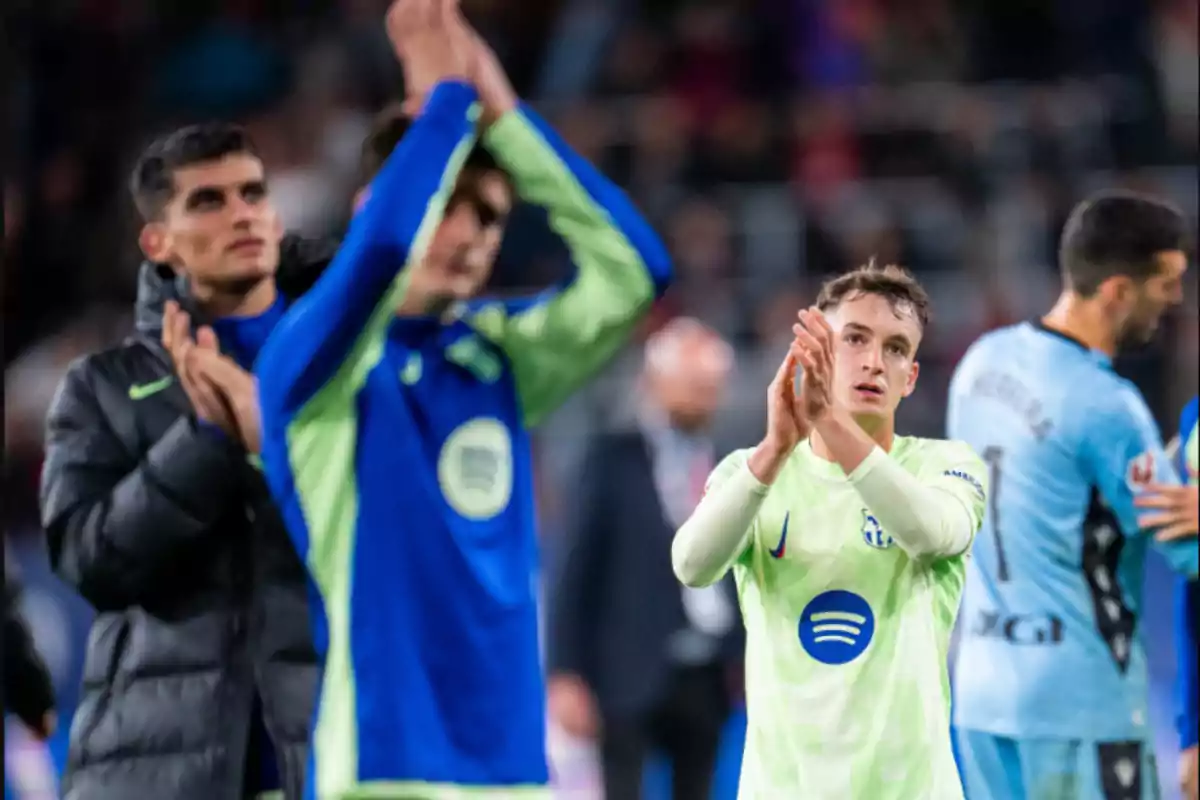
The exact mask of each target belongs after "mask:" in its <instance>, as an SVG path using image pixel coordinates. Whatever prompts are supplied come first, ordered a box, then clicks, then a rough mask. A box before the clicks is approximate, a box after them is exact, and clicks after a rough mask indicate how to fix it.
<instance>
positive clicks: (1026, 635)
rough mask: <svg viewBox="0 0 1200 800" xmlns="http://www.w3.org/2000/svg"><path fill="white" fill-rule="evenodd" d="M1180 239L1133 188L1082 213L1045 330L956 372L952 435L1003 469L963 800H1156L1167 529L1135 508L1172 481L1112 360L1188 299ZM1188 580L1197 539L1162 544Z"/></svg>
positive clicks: (981, 602) (966, 630) (970, 592)
mask: <svg viewBox="0 0 1200 800" xmlns="http://www.w3.org/2000/svg"><path fill="white" fill-rule="evenodd" d="M1187 238H1188V237H1187V231H1186V225H1185V222H1184V219H1183V217H1182V216H1181V215H1180V214H1179V213H1178V212H1177V211H1176V210H1175V209H1173V208H1172V207H1170V206H1168V205H1166V204H1164V203H1161V202H1159V201H1157V200H1153V199H1150V198H1147V197H1144V196H1140V195H1135V194H1131V193H1119V192H1107V193H1102V194H1099V195H1097V196H1094V197H1092V198H1090V199H1088V200H1086V201H1085V202H1083V203H1081V204H1080V205H1079V206H1077V207H1076V209H1075V210H1074V211H1073V212H1072V214H1071V217H1070V218H1069V220H1068V221H1067V224H1066V227H1065V229H1064V231H1063V235H1062V241H1061V244H1060V255H1059V258H1060V262H1061V268H1062V274H1063V280H1064V290H1063V293H1062V295H1061V297H1060V298H1059V300H1058V302H1057V304H1056V305H1055V306H1054V308H1053V309H1052V310H1051V311H1050V312H1049V313H1048V314H1047V315H1046V316H1045V317H1044V318H1043V319H1042V320H1041V321H1038V322H1032V323H1024V324H1020V325H1014V326H1011V327H1008V328H1004V329H1001V330H998V331H994V332H992V333H990V334H987V335H986V336H984V337H983V338H982V339H980V340H979V341H978V342H976V343H975V344H974V345H973V346H972V347H971V348H970V350H969V351H968V352H967V354H966V356H965V357H964V358H963V360H962V362H961V363H960V364H959V366H958V369H957V370H956V372H955V375H954V378H953V380H952V382H951V387H950V402H949V420H948V428H949V430H948V435H949V437H950V438H953V439H961V440H964V441H966V442H968V443H969V444H970V445H971V446H972V447H973V448H975V449H976V450H977V451H978V452H979V453H980V454H981V455H982V456H983V457H984V460H985V461H987V463H988V466H989V469H990V482H989V483H990V486H991V492H990V494H989V507H988V513H987V516H986V518H985V521H984V525H983V529H982V530H981V531H980V533H979V536H978V538H977V539H976V544H975V547H974V553H973V555H974V557H973V558H972V559H971V562H970V565H969V566H968V569H967V585H966V590H965V593H964V599H963V607H962V611H961V613H960V616H959V620H960V625H961V628H960V633H961V639H960V644H959V648H958V653H957V657H956V661H955V664H954V675H955V677H954V686H953V691H954V724H955V731H956V740H957V742H956V743H957V745H958V748H959V755H960V766H961V770H962V773H963V782H964V785H965V789H966V794H967V797H968V798H969V800H987V799H988V798H1005V800H1023V798H1029V800H1091V799H1092V798H1103V799H1104V800H1141V798H1156V797H1158V785H1157V783H1158V779H1157V775H1156V769H1155V766H1154V758H1153V753H1152V748H1151V745H1150V740H1151V735H1150V733H1151V732H1150V728H1149V722H1150V720H1149V718H1148V714H1147V707H1146V706H1147V696H1146V695H1147V692H1146V678H1147V676H1146V657H1145V653H1144V651H1143V649H1142V646H1141V644H1140V642H1139V640H1138V636H1139V626H1138V615H1139V613H1140V609H1141V595H1142V575H1143V562H1144V559H1145V555H1146V550H1147V548H1148V547H1149V546H1150V545H1151V543H1152V542H1154V536H1153V534H1154V532H1155V531H1154V530H1153V529H1150V530H1146V529H1145V528H1144V526H1143V525H1142V524H1139V515H1141V514H1144V513H1145V512H1144V510H1143V509H1139V508H1138V507H1137V506H1136V505H1135V502H1134V501H1135V498H1136V497H1137V496H1139V495H1140V494H1141V493H1143V492H1145V491H1147V490H1152V489H1154V490H1157V489H1159V488H1160V487H1162V486H1163V485H1166V484H1171V483H1177V478H1176V474H1175V471H1174V469H1173V468H1172V465H1171V464H1170V462H1169V460H1168V458H1167V456H1166V454H1165V453H1164V451H1163V446H1162V440H1161V438H1160V436H1159V433H1158V430H1157V429H1156V427H1155V424H1154V421H1153V419H1152V417H1151V414H1150V411H1149V409H1148V408H1147V407H1146V404H1145V401H1144V400H1143V399H1142V397H1141V395H1140V394H1139V393H1138V391H1137V389H1136V388H1135V387H1134V386H1133V385H1132V384H1131V383H1129V382H1128V381H1126V380H1123V379H1122V378H1120V377H1118V376H1117V375H1116V373H1115V372H1114V371H1113V368H1112V357H1113V355H1114V354H1115V352H1116V351H1117V349H1118V348H1119V346H1120V345H1122V344H1123V343H1125V342H1128V341H1146V340H1149V339H1150V338H1151V336H1152V335H1153V333H1154V331H1155V330H1156V329H1157V326H1158V323H1159V319H1160V318H1161V316H1162V314H1163V313H1164V312H1165V311H1166V310H1167V309H1168V308H1170V307H1171V306H1174V305H1177V304H1178V303H1179V302H1180V301H1181V299H1182V294H1183V290H1182V278H1183V275H1184V273H1185V271H1186V269H1187V256H1186V246H1187V245H1186V242H1187ZM1158 546H1160V547H1161V548H1162V552H1163V554H1164V555H1165V557H1166V559H1167V561H1168V562H1169V563H1170V564H1171V566H1172V567H1173V568H1174V569H1175V570H1177V571H1179V572H1181V573H1183V574H1185V575H1195V574H1196V570H1197V550H1196V542H1195V538H1194V537H1193V538H1191V539H1188V540H1175V541H1171V542H1164V543H1159V545H1158Z"/></svg>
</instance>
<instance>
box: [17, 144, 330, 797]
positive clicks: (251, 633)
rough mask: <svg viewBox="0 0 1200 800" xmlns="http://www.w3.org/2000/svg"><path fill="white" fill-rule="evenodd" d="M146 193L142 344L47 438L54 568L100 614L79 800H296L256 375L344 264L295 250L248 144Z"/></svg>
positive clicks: (308, 668)
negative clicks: (269, 349)
mask: <svg viewBox="0 0 1200 800" xmlns="http://www.w3.org/2000/svg"><path fill="white" fill-rule="evenodd" d="M131 190H132V194H133V199H134V202H135V204H136V205H137V208H138V211H139V213H140V215H141V217H142V220H143V226H142V228H141V231H140V236H139V244H140V245H141V248H142V250H143V252H144V253H145V255H146V257H147V261H146V262H145V263H144V264H143V266H142V268H141V272H140V278H139V286H138V296H137V309H136V328H135V331H134V332H133V333H132V335H131V336H129V337H128V338H127V339H126V340H125V341H124V342H123V343H122V344H120V345H118V346H116V347H113V348H109V349H106V350H103V351H101V352H97V353H93V354H90V355H87V356H84V357H83V358H81V359H78V360H76V361H75V362H74V363H73V364H72V365H71V366H70V367H69V368H68V369H67V371H66V375H65V377H64V378H63V379H62V381H61V383H60V384H59V387H58V390H57V393H56V395H55V398H54V401H53V402H52V403H51V405H50V410H49V413H48V417H47V427H46V441H45V461H44V464H43V470H42V482H41V496H40V501H41V516H42V523H43V526H44V527H45V530H46V534H47V539H48V544H49V553H50V560H51V564H52V566H53V567H54V569H55V571H56V572H57V574H58V575H59V577H61V578H62V579H63V580H64V581H65V582H66V583H67V584H68V585H70V586H71V587H72V588H74V589H75V590H77V591H78V592H79V594H80V595H82V596H83V598H84V599H85V600H87V601H88V602H89V603H90V604H91V605H92V606H93V607H94V608H95V610H96V618H95V621H94V623H93V626H92V630H91V633H90V636H89V640H88V647H87V655H86V658H85V666H84V677H83V692H82V698H81V701H80V704H79V707H78V709H77V711H76V714H75V716H74V718H73V721H72V726H71V732H70V748H69V755H68V760H67V761H68V763H67V768H66V775H65V777H64V782H63V789H64V795H65V796H66V797H68V798H79V800H108V799H109V798H111V800H131V798H164V799H165V798H171V800H211V799H212V798H247V797H255V796H256V795H258V794H260V793H262V792H265V791H272V790H279V789H282V790H283V791H284V794H285V796H286V797H287V798H288V799H289V800H299V798H300V796H301V792H302V784H303V780H304V775H305V767H306V761H307V741H308V727H309V720H310V716H311V713H312V708H313V702H314V699H315V691H316V682H317V677H318V671H319V670H318V666H317V660H316V653H315V650H314V649H313V645H312V640H311V633H310V630H309V617H308V596H307V576H306V573H305V570H304V566H303V565H302V564H301V562H300V559H299V558H298V557H297V555H296V553H295V551H294V549H293V548H292V546H291V542H290V541H289V540H288V537H287V533H286V531H285V530H284V527H283V522H282V520H281V519H280V516H279V513H278V512H277V510H276V509H275V506H274V504H273V503H272V501H271V498H270V494H269V492H268V490H267V486H266V483H265V482H264V480H263V478H262V475H261V473H260V471H259V470H258V469H257V467H256V466H255V460H256V454H257V451H258V420H257V407H256V397H255V393H254V386H253V381H252V379H251V378H250V377H249V374H248V373H247V372H246V369H248V368H249V367H250V366H251V365H252V364H253V361H254V359H255V357H256V354H257V350H258V348H259V347H260V346H261V345H262V344H263V342H264V341H265V339H266V337H267V334H269V333H270V331H271V329H272V328H273V327H274V325H275V323H276V322H277V321H278V319H279V318H280V317H281V316H282V314H283V312H284V310H285V308H286V307H287V305H288V304H289V303H290V301H291V298H294V297H296V296H297V295H298V294H300V293H301V292H303V291H304V290H305V289H306V288H307V287H308V286H309V285H311V283H312V282H314V281H315V276H316V275H317V274H319V273H320V271H321V269H323V267H324V266H325V264H326V263H327V262H328V260H329V259H330V257H331V256H332V248H331V247H329V248H327V247H325V246H322V245H318V244H314V243H312V242H304V241H300V240H297V239H294V238H292V237H285V236H284V235H283V231H282V226H281V223H280V221H279V217H278V214H277V212H276V210H275V208H274V204H273V202H272V198H271V194H270V192H269V190H268V184H267V180H266V176H265V174H264V169H263V164H262V161H261V160H260V159H259V157H258V155H257V153H256V151H255V148H254V145H253V143H252V142H251V141H250V139H249V138H248V137H247V135H246V134H245V133H244V131H242V130H241V129H240V128H238V127H236V126H232V125H227V124H224V123H207V124H201V125H192V126H188V127H185V128H182V129H180V130H178V131H175V132H174V133H172V134H170V135H167V136H165V137H163V138H161V139H159V140H157V141H155V142H154V143H153V144H151V145H150V146H149V147H148V148H147V149H146V150H145V151H144V153H143V154H142V156H141V158H140V159H139V161H138V163H137V165H136V167H135V168H134V171H133V177H132V181H131ZM194 325H195V326H196V327H195V329H196V330H197V331H198V332H199V334H200V336H199V339H200V341H199V342H196V341H194V340H193V338H192V331H193V326H194ZM218 336H219V337H220V341H219V343H218V340H217V337H218ZM236 364H240V365H241V366H242V369H237V368H236V366H235V365H236Z"/></svg>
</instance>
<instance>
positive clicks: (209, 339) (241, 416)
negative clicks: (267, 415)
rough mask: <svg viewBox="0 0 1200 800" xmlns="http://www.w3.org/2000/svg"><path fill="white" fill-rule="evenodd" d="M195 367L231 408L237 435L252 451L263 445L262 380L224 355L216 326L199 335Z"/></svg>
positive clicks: (249, 450)
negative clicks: (259, 400)
mask: <svg viewBox="0 0 1200 800" xmlns="http://www.w3.org/2000/svg"><path fill="white" fill-rule="evenodd" d="M197 341H198V343H200V344H202V346H201V347H198V348H197V350H196V354H195V369H196V372H197V373H198V374H199V375H200V378H201V380H205V381H208V382H209V383H210V384H211V385H212V386H214V387H216V389H217V392H218V393H219V394H220V397H221V399H222V400H223V401H224V403H225V407H226V408H227V409H228V410H229V411H230V412H231V415H232V417H233V423H234V428H235V432H234V436H236V437H237V439H238V440H239V441H240V442H241V443H242V445H243V446H244V447H245V448H246V450H247V451H248V452H251V453H256V454H257V453H258V452H260V451H261V449H262V419H261V417H260V416H259V408H258V384H257V382H256V381H255V380H254V376H253V375H251V374H250V373H249V372H247V371H246V370H244V369H242V368H241V367H240V366H238V365H237V363H236V362H234V361H233V359H231V358H229V357H228V356H226V355H223V354H222V353H221V351H220V348H219V347H217V337H216V334H214V333H213V330H212V328H201V329H200V331H199V332H198V335H197Z"/></svg>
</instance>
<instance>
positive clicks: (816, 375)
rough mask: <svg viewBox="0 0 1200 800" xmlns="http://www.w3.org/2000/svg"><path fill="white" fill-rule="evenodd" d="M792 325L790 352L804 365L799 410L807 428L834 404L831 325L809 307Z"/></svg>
mask: <svg viewBox="0 0 1200 800" xmlns="http://www.w3.org/2000/svg"><path fill="white" fill-rule="evenodd" d="M798 317H799V322H797V323H796V324H795V325H793V326H792V333H793V334H794V335H795V336H796V339H795V342H793V346H792V348H793V352H794V353H795V355H796V360H797V361H798V362H799V364H800V366H801V367H802V368H803V374H802V376H801V379H800V414H801V415H802V417H803V421H804V423H805V424H807V425H808V426H809V427H810V428H811V427H812V426H813V425H816V424H817V423H818V422H820V421H821V420H823V419H824V418H825V417H826V415H827V414H828V413H829V410H830V409H831V408H832V407H833V329H832V328H831V327H830V326H829V322H828V321H827V320H826V319H825V315H824V314H822V313H821V312H820V310H818V309H816V308H808V309H804V310H803V311H801V312H800V313H799V315H798Z"/></svg>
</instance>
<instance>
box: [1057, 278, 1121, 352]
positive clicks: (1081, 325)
mask: <svg viewBox="0 0 1200 800" xmlns="http://www.w3.org/2000/svg"><path fill="white" fill-rule="evenodd" d="M1042 324H1043V325H1045V326H1046V327H1047V328H1049V329H1050V330H1052V331H1057V332H1058V333H1061V334H1064V335H1066V336H1069V337H1071V338H1072V339H1074V340H1076V341H1077V342H1079V343H1080V344H1082V345H1084V346H1085V347H1087V348H1088V349H1090V350H1099V351H1100V352H1101V353H1105V354H1107V355H1108V356H1110V357H1111V356H1113V355H1114V354H1115V353H1116V352H1117V336H1116V333H1115V331H1114V330H1113V326H1112V324H1111V323H1109V321H1108V320H1107V319H1106V318H1105V316H1104V314H1103V313H1102V312H1101V310H1100V309H1099V308H1097V307H1096V306H1095V304H1093V303H1089V302H1088V301H1087V300H1085V299H1083V298H1082V297H1080V296H1079V295H1077V294H1074V293H1073V292H1063V293H1062V294H1061V295H1059V298H1058V302H1056V303H1055V304H1054V307H1053V308H1051V309H1050V311H1049V312H1048V313H1047V314H1046V316H1044V317H1042Z"/></svg>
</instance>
